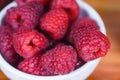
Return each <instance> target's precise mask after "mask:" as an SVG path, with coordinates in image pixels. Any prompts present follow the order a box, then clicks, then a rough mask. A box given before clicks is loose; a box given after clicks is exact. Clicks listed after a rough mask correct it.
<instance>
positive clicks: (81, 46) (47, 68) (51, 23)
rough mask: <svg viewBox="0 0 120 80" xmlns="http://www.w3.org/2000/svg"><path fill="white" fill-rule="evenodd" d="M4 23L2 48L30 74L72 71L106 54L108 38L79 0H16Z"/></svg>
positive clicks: (8, 58)
mask: <svg viewBox="0 0 120 80" xmlns="http://www.w3.org/2000/svg"><path fill="white" fill-rule="evenodd" d="M15 2H16V3H17V4H18V5H17V6H16V7H12V8H10V9H8V10H7V12H6V15H5V18H4V20H3V24H2V25H1V26H0V52H1V55H2V56H3V57H4V59H5V60H6V61H7V62H8V63H9V64H11V65H12V66H13V67H15V68H17V69H19V70H20V71H23V72H25V73H28V74H32V75H39V76H53V75H64V74H68V73H70V72H72V71H74V70H76V69H77V68H80V67H81V66H82V65H83V64H85V63H86V62H89V61H91V60H95V59H97V58H99V57H103V56H105V55H106V53H107V52H108V50H109V48H110V42H109V40H108V38H107V37H106V36H105V35H104V34H103V33H101V32H100V29H99V26H98V25H97V23H96V22H95V21H94V20H92V19H91V18H89V17H87V16H86V17H82V18H80V17H79V16H80V8H79V6H78V4H77V3H76V1H75V0H15Z"/></svg>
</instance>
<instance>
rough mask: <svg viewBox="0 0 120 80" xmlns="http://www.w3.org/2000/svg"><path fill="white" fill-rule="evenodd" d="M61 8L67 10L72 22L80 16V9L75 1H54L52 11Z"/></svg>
mask: <svg viewBox="0 0 120 80" xmlns="http://www.w3.org/2000/svg"><path fill="white" fill-rule="evenodd" d="M59 8H63V9H64V10H66V12H67V13H68V15H69V18H70V20H75V19H76V18H77V17H78V16H79V14H80V8H79V6H78V4H77V3H76V1H75V0H53V1H52V4H51V9H59Z"/></svg>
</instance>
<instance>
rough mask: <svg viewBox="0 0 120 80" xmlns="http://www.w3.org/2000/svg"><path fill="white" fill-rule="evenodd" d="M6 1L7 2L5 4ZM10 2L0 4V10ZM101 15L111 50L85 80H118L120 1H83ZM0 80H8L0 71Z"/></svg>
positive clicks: (119, 70)
mask: <svg viewBox="0 0 120 80" xmlns="http://www.w3.org/2000/svg"><path fill="white" fill-rule="evenodd" d="M6 1H7V2H6ZM8 1H10V0H3V3H1V2H0V9H1V8H2V7H3V6H5V5H6V4H7V3H8ZM85 1H86V2H87V3H89V4H90V5H91V6H93V7H94V8H95V9H96V10H97V11H98V13H99V14H100V15H101V17H102V19H103V21H104V23H105V26H106V30H107V36H108V37H109V39H110V41H111V49H110V51H109V52H108V54H107V55H106V56H105V57H103V58H102V60H101V62H100V64H99V65H98V66H97V68H96V70H95V71H94V72H93V73H92V74H91V75H90V76H89V77H88V78H87V80H120V0H85ZM0 80H8V79H7V77H6V76H5V75H4V74H3V73H2V72H1V71H0Z"/></svg>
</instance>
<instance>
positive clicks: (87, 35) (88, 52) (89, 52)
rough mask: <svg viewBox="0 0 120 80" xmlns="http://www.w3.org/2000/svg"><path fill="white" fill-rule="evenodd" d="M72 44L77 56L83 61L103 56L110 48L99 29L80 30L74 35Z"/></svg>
mask: <svg viewBox="0 0 120 80" xmlns="http://www.w3.org/2000/svg"><path fill="white" fill-rule="evenodd" d="M74 44H75V47H76V49H77V51H78V55H79V57H81V58H82V59H83V60H84V61H91V60H94V59H96V58H99V57H103V56H105V55H106V53H107V52H108V50H109V48H110V42H109V40H108V38H107V37H106V36H105V35H104V34H102V33H101V32H100V31H91V30H89V31H86V30H84V31H80V32H79V33H77V35H76V37H75V42H74Z"/></svg>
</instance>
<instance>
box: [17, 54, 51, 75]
mask: <svg viewBox="0 0 120 80" xmlns="http://www.w3.org/2000/svg"><path fill="white" fill-rule="evenodd" d="M40 57H41V55H37V56H34V57H32V58H29V59H25V60H23V61H22V62H20V63H19V65H18V69H19V70H21V71H23V72H26V73H29V74H33V75H42V76H47V75H52V74H51V73H49V72H48V71H45V70H44V69H43V68H42V66H41V62H40Z"/></svg>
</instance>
